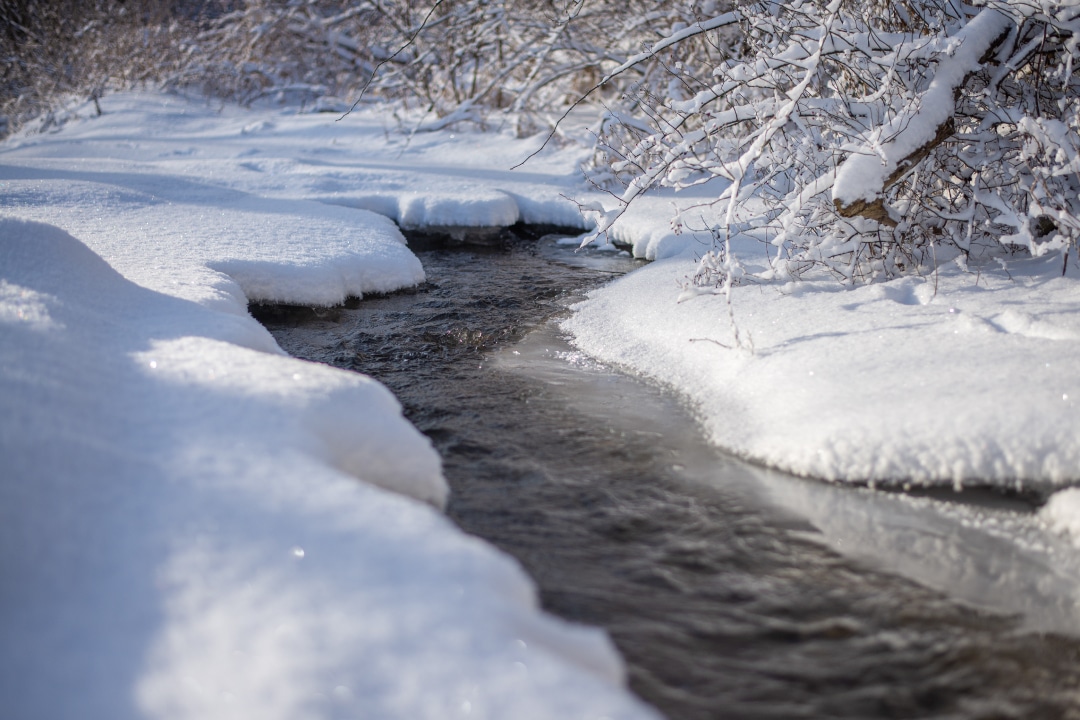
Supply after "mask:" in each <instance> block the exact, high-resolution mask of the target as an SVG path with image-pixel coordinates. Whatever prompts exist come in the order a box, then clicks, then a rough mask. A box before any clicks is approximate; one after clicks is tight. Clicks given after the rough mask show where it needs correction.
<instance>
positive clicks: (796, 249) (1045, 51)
mask: <svg viewBox="0 0 1080 720" xmlns="http://www.w3.org/2000/svg"><path fill="white" fill-rule="evenodd" d="M732 27H738V28H739V29H740V30H741V38H742V46H741V47H740V48H738V49H737V50H736V51H734V52H732V53H731V54H730V55H729V56H728V57H726V58H724V59H723V60H722V61H721V62H718V63H716V64H714V65H713V66H712V67H709V68H700V67H697V68H692V69H691V70H690V71H684V70H682V69H681V68H682V67H685V66H680V65H677V64H675V63H671V64H670V67H672V68H673V70H672V73H671V76H672V77H673V78H675V79H676V80H678V82H677V83H675V84H673V85H672V84H669V85H668V86H667V87H666V88H654V89H652V90H651V93H652V102H651V103H647V110H648V118H647V119H648V126H649V132H647V133H642V132H641V129H640V128H641V124H640V123H637V124H635V125H634V126H633V127H632V128H631V129H630V131H627V130H626V126H624V128H623V132H624V137H628V136H632V135H634V134H637V135H638V137H637V138H636V142H634V143H632V144H630V143H625V142H624V143H622V144H620V142H619V141H618V139H616V140H613V141H611V142H610V144H611V145H612V146H613V147H615V148H617V152H613V153H611V154H610V155H609V158H610V160H611V166H610V167H611V176H619V175H623V176H626V175H627V174H628V175H629V177H630V178H631V179H630V180H629V183H628V184H627V186H626V187H625V190H624V191H623V193H622V195H621V199H622V201H623V202H622V205H621V206H620V207H619V208H617V209H616V210H614V211H612V212H609V213H607V214H606V215H603V216H601V218H600V227H599V230H600V231H601V232H602V231H604V230H606V229H607V228H608V227H610V226H611V224H612V223H613V222H614V221H615V220H616V219H617V217H618V216H619V215H620V214H621V212H622V210H624V209H625V206H626V204H628V203H630V202H632V201H633V200H634V198H635V197H637V196H639V195H640V194H641V193H643V192H645V191H647V190H648V189H650V188H653V187H657V186H668V187H675V188H686V187H688V186H691V185H694V184H697V183H701V182H705V181H707V180H710V179H713V178H716V177H721V178H726V179H727V180H728V181H730V188H729V189H728V190H727V191H726V192H725V193H723V194H722V195H721V196H720V197H719V198H717V199H716V201H715V203H714V205H717V206H718V210H719V213H718V215H719V217H722V220H721V221H720V222H718V223H716V224H715V225H713V226H712V228H711V229H712V230H713V232H714V234H715V237H716V238H717V242H716V243H715V245H714V248H713V250H712V251H711V252H709V253H708V254H707V255H706V256H705V257H704V258H703V259H702V263H701V266H700V270H699V273H698V275H697V277H696V282H697V283H698V284H701V285H720V286H725V285H727V286H730V284H731V283H732V282H735V281H736V280H738V279H739V277H740V273H741V272H742V270H741V268H740V267H739V264H738V260H737V258H734V257H732V255H731V246H730V239H731V238H732V237H734V236H735V235H737V234H739V233H743V234H748V235H751V236H755V237H757V238H759V239H760V240H761V241H762V242H765V243H767V244H768V248H769V257H770V263H769V264H770V267H769V269H768V270H766V271H765V272H763V273H758V274H756V275H755V276H754V278H756V279H758V280H787V279H791V278H797V277H800V276H802V275H803V274H804V273H805V272H806V271H807V270H808V269H810V268H826V269H828V270H829V271H830V272H832V273H833V274H834V275H835V276H837V277H838V278H839V279H840V280H842V281H843V282H847V283H853V282H859V281H866V280H871V279H873V278H876V277H882V276H890V275H893V274H895V273H899V272H906V271H910V270H912V269H917V268H919V267H921V266H925V265H927V264H929V263H931V262H940V261H941V260H942V258H943V256H945V255H947V254H949V253H950V252H951V253H952V254H953V255H958V254H959V255H960V256H961V257H959V258H957V259H958V261H959V262H961V263H962V262H964V261H966V259H967V258H968V256H970V255H972V254H982V253H985V252H995V251H1010V252H1012V251H1016V250H1021V249H1022V250H1024V251H1027V252H1030V253H1031V254H1033V255H1042V254H1045V253H1048V252H1055V251H1057V252H1062V253H1063V254H1064V259H1063V262H1067V261H1068V251H1069V249H1070V248H1073V247H1075V246H1076V243H1077V239H1078V237H1080V219H1078V218H1080V100H1078V93H1077V90H1078V88H1080V84H1078V80H1077V76H1076V75H1075V74H1074V65H1076V64H1077V61H1078V60H1080V49H1078V46H1080V3H1077V2H1076V0H1071V1H1060V2H1054V1H1051V0H1041V1H1040V2H1031V1H1024V0H1012V1H1005V0H988V1H984V2H982V3H981V4H979V5H977V6H974V7H973V6H970V5H966V4H963V3H960V2H955V1H954V0H918V1H916V0H912V1H911V2H903V3H896V2H889V1H886V0H832V1H831V2H821V1H817V0H794V1H793V2H757V3H746V4H741V5H739V6H738V7H737V8H736V9H735V10H733V11H731V12H729V13H725V14H718V15H716V16H714V17H713V18H711V19H709V20H706V21H702V22H700V23H698V24H696V25H694V26H693V27H691V28H688V29H684V30H682V31H681V35H684V36H685V35H691V36H693V37H699V36H700V35H701V34H705V35H707V34H708V33H707V32H706V30H707V31H708V32H711V33H718V32H720V31H721V29H723V28H732ZM681 42H682V41H681V40H680V39H679V38H678V37H674V36H673V37H671V38H668V39H667V40H662V41H659V42H657V43H656V45H655V46H654V49H653V51H652V52H649V53H645V54H644V56H648V57H657V58H661V59H663V58H665V57H666V55H665V54H666V53H669V52H670V50H671V49H672V48H677V47H678V46H679V44H680V43H681ZM718 47H719V45H718ZM694 83H698V84H699V85H701V86H703V87H701V89H699V90H697V91H695V92H693V93H692V94H691V93H688V92H687V89H688V88H691V87H693V85H694ZM673 88H674V91H673ZM695 216H697V217H700V213H695ZM688 217H689V215H688ZM687 222H689V220H688V221H687ZM747 279H750V278H747Z"/></svg>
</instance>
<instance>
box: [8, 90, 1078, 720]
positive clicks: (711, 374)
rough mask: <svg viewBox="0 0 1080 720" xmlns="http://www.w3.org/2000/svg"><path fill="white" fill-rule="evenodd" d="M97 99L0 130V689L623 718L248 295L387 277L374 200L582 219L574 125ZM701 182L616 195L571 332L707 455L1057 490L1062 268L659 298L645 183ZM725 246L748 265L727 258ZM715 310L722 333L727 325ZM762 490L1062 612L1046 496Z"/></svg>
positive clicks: (379, 416)
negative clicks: (628, 250)
mask: <svg viewBox="0 0 1080 720" xmlns="http://www.w3.org/2000/svg"><path fill="white" fill-rule="evenodd" d="M101 105H102V109H103V110H104V111H105V114H104V115H103V116H102V117H93V112H92V106H91V107H87V108H83V109H81V110H80V115H81V117H78V118H76V119H73V120H71V121H70V122H68V123H67V124H66V125H65V126H63V127H62V128H61V129H60V130H59V131H58V132H53V133H49V134H44V135H37V134H32V133H24V134H22V135H19V136H16V137H13V138H10V139H8V140H7V141H5V143H4V144H3V145H0V218H6V219H0V397H3V398H4V409H5V413H4V417H3V419H2V420H0V477H2V478H3V482H2V483H0V577H2V579H3V582H2V583H0V611H2V615H3V620H2V621H0V622H2V623H3V630H4V643H3V644H2V645H0V697H3V698H4V701H5V706H6V707H8V708H14V709H17V710H25V712H22V713H18V714H21V715H24V716H28V717H29V716H44V717H64V716H71V715H76V714H77V715H79V716H84V717H102V718H104V717H108V718H125V717H137V716H146V717H163V718H187V717H191V718H196V717H197V718H216V717H260V718H277V717H281V718H287V717H288V718H291V717H299V716H304V717H356V716H363V717H380V718H448V717H487V718H508V717H513V718H541V717H543V718H579V717H580V718H589V717H597V718H598V717H603V716H607V717H611V718H616V717H619V718H630V717H651V716H652V715H651V714H650V712H649V711H648V710H647V709H645V708H643V707H642V706H641V705H640V704H638V703H636V702H635V701H633V700H632V699H631V698H629V697H628V696H627V695H626V694H625V692H624V691H623V690H622V689H621V688H620V681H621V668H620V664H619V661H618V659H617V658H616V657H615V655H614V653H613V651H612V650H611V647H610V645H609V643H608V642H607V641H606V639H605V638H604V637H603V636H602V635H600V634H598V633H595V632H593V631H588V630H582V629H579V628H571V627H568V626H566V625H564V624H562V623H558V622H557V621H554V620H551V619H549V618H545V617H544V616H542V615H541V614H540V613H539V612H538V611H537V610H536V609H535V598H534V593H533V590H532V588H531V586H530V584H529V582H528V581H527V580H526V579H525V578H524V577H523V575H522V574H521V572H520V571H519V570H518V569H517V568H516V566H514V565H513V564H512V563H511V562H509V561H507V560H506V559H505V558H503V557H502V556H501V555H499V554H497V553H496V552H494V551H493V550H490V549H489V548H487V547H486V546H484V545H482V544H480V543H478V542H476V541H474V540H470V539H468V538H466V537H464V536H463V535H461V534H460V533H459V532H458V531H456V530H455V529H454V528H453V527H452V526H451V525H450V524H449V523H448V522H446V521H445V520H444V519H443V518H442V517H441V516H440V515H439V514H438V513H437V512H435V511H434V510H432V509H431V508H430V506H429V505H425V504H422V503H418V502H415V500H413V499H407V498H402V497H400V495H397V494H393V493H387V492H384V491H383V490H380V489H378V488H377V487H375V486H381V487H383V488H389V489H391V490H395V491H397V492H398V493H401V494H404V495H407V496H412V498H420V499H422V500H427V501H428V502H429V503H430V504H434V505H438V504H440V503H441V501H442V500H443V498H444V495H445V485H444V482H443V479H442V477H441V472H440V469H439V463H438V458H437V457H436V456H435V454H434V452H433V450H432V449H431V447H430V445H429V444H428V443H427V441H426V440H425V439H424V438H423V437H422V436H420V435H419V433H417V432H416V431H415V430H413V429H412V428H411V427H410V426H408V424H407V423H406V422H405V421H404V420H403V419H402V418H401V416H400V412H399V409H398V406H397V404H396V402H395V401H394V400H393V398H391V397H390V396H389V394H388V393H387V392H386V391H385V390H384V389H383V388H382V387H381V386H379V385H377V384H375V383H373V382H371V381H369V380H367V379H365V378H363V377H360V376H356V375H353V374H348V373H342V372H338V371H335V370H332V369H329V368H324V367H320V366H315V365H311V364H308V363H303V362H300V361H296V360H292V359H290V358H287V357H285V356H283V355H282V354H281V353H280V351H279V350H278V349H277V347H276V345H275V344H274V342H273V340H272V339H271V338H270V337H269V335H268V334H267V333H266V332H265V331H264V330H263V329H262V328H261V327H260V326H259V325H258V324H257V323H255V321H254V320H252V319H251V318H250V317H249V316H248V315H247V314H246V312H245V307H246V304H247V301H248V300H267V301H279V302H293V303H301V304H312V305H328V304H333V303H336V302H339V301H341V300H342V299H344V298H345V297H346V296H348V295H355V296H361V295H363V294H365V293H372V292H382V291H387V290H393V289H396V288H402V287H407V286H410V285H414V284H416V283H418V282H421V281H422V280H423V270H422V268H421V267H420V265H419V263H418V262H417V260H416V258H415V257H414V256H413V255H412V253H411V252H410V251H409V250H408V248H407V247H406V246H405V245H404V243H403V242H402V239H401V236H400V234H399V233H398V231H397V229H396V228H395V227H394V225H393V223H391V222H390V221H389V220H387V219H386V218H390V219H392V220H394V221H397V222H399V223H400V224H402V225H403V226H406V227H431V226H437V227H443V228H450V229H453V228H460V227H468V226H485V225H493V224H508V223H512V222H515V221H517V220H524V221H526V222H545V223H558V224H563V225H572V226H583V223H582V220H581V218H580V216H579V214H578V212H577V208H576V207H575V205H574V204H573V203H572V202H570V201H569V200H567V199H566V198H565V197H564V196H573V197H580V198H582V199H586V200H592V201H595V202H604V201H605V198H604V196H602V195H599V194H592V195H589V192H588V190H587V189H586V187H585V186H584V185H583V183H582V180H581V175H580V173H579V171H578V167H577V166H578V164H579V163H580V162H581V161H583V160H584V159H585V158H586V157H587V155H588V154H589V151H588V150H587V149H585V147H584V146H583V145H576V144H574V143H572V142H570V143H568V144H566V145H564V146H560V147H556V148H554V149H553V150H551V151H549V152H547V153H545V154H542V155H540V156H538V157H537V158H536V159H534V160H532V161H530V163H529V164H527V165H526V166H524V167H523V168H521V169H518V170H513V171H511V170H510V168H511V166H513V165H514V164H516V163H517V162H519V161H520V160H521V159H523V158H524V157H525V156H526V155H527V154H528V153H529V152H531V151H532V150H534V149H535V148H536V146H537V144H538V142H539V140H538V139H537V138H531V139H526V140H515V139H514V138H513V137H512V136H511V135H509V134H508V133H505V132H502V131H501V130H500V129H499V128H498V126H497V119H496V120H495V121H493V127H492V128H491V129H490V130H489V131H488V132H487V133H483V134H481V133H471V132H466V131H455V132H451V131H442V132H439V133H431V134H417V135H415V136H412V137H411V138H410V137H409V136H408V132H407V130H408V128H407V127H406V128H405V131H404V132H403V131H402V129H401V128H399V127H398V125H397V124H396V122H395V121H394V120H392V119H391V118H389V116H380V115H379V114H378V113H377V112H375V111H366V112H365V113H361V114H356V115H352V116H350V117H348V118H345V119H344V120H340V121H338V120H337V116H333V115H325V114H297V113H296V112H295V111H294V110H282V109H260V110H241V109H237V108H233V107H230V106H224V107H222V106H221V105H220V103H207V102H205V101H201V100H194V99H193V100H186V99H183V98H178V97H171V96H161V95H114V96H107V97H106V98H105V99H104V100H103V101H102V102H101ZM582 137H583V138H584V139H586V140H587V138H588V134H587V133H585V132H584V131H582ZM710 192H712V190H711V189H710V188H708V187H707V186H706V187H703V188H698V189H695V190H694V191H693V193H696V196H695V195H694V194H681V195H664V194H658V195H656V196H648V197H644V198H642V199H641V200H640V201H639V203H638V205H637V206H636V207H635V208H633V209H632V210H631V212H630V213H628V214H627V216H626V217H624V218H623V220H622V221H620V223H619V224H618V225H617V226H616V227H615V229H614V230H613V232H612V234H613V236H614V237H615V238H616V239H617V240H619V241H623V242H626V243H628V244H631V245H632V246H633V250H634V253H635V254H637V255H639V256H641V257H648V258H649V259H656V260H661V262H657V263H654V264H653V265H651V266H648V267H646V268H643V269H641V270H638V271H636V272H634V273H632V274H631V275H630V276H628V277H626V278H624V279H622V280H620V281H618V282H616V283H614V284H612V285H611V286H608V287H606V288H604V289H602V290H600V291H597V292H596V293H594V294H593V295H592V296H591V298H590V299H589V300H588V301H586V302H585V303H583V304H582V305H581V306H580V307H579V308H577V311H576V313H575V315H574V316H573V317H572V318H571V319H570V320H569V321H568V323H567V324H566V328H567V329H568V330H569V331H570V332H571V333H572V334H573V336H574V342H575V343H576V344H577V346H578V347H579V348H580V349H582V350H584V351H586V352H587V353H589V354H591V355H593V356H595V357H597V358H600V359H602V360H604V361H607V362H611V363H614V364H617V365H619V366H622V367H626V368H630V369H632V370H634V371H636V372H638V373H640V374H643V375H646V376H648V377H651V378H653V379H654V380H656V381H658V382H660V383H663V384H665V385H667V386H669V387H671V388H673V389H675V390H677V391H678V392H679V393H681V394H683V395H684V396H685V397H686V398H688V399H689V401H690V402H691V403H692V404H693V406H694V407H695V409H696V411H697V412H698V414H699V416H700V418H701V421H702V423H703V425H704V427H705V429H706V432H707V434H708V436H709V438H710V440H712V441H713V442H714V443H716V444H717V445H719V446H720V447H722V448H725V449H728V450H730V451H732V452H735V453H737V454H739V455H740V456H743V457H746V458H749V459H752V460H755V461H757V462H760V463H764V464H768V465H772V466H775V467H778V468H782V469H784V470H788V471H790V472H792V473H795V474H802V475H811V476H815V477H819V478H825V479H829V480H834V481H838V482H845V481H848V482H854V483H858V484H866V483H868V482H872V483H876V484H878V485H903V484H906V483H914V484H917V485H929V486H942V487H946V488H951V487H953V486H957V485H960V486H965V487H966V486H970V485H993V486H1001V487H1006V488H1016V487H1019V486H1022V487H1023V488H1025V489H1027V488H1036V489H1038V490H1040V491H1043V492H1050V491H1052V490H1055V489H1057V488H1060V487H1064V486H1067V485H1069V484H1072V483H1074V482H1076V481H1077V480H1080V422H1078V416H1077V412H1078V410H1077V403H1078V402H1080V382H1078V381H1080V366H1078V365H1077V363H1076V362H1075V359H1076V358H1077V357H1078V356H1080V283H1078V280H1077V274H1076V272H1075V271H1074V270H1073V269H1070V271H1069V273H1068V274H1067V276H1065V277H1061V267H1060V260H1054V259H1047V258H1044V259H1040V260H1021V259H1015V260H1013V261H1010V262H1009V263H1008V269H1007V272H1006V271H1004V270H1002V269H1001V268H1000V267H998V266H997V265H993V266H989V267H984V268H971V269H970V271H968V272H964V271H961V269H960V268H959V267H956V266H953V265H946V266H942V267H941V268H940V269H939V271H938V272H936V273H932V274H928V275H927V276H926V277H922V278H914V277H913V278H905V279H900V280H895V281H892V282H889V283H883V284H878V285H875V286H869V287H863V288H859V289H856V290H844V289H841V288H840V287H838V286H837V285H836V284H835V283H833V282H832V281H827V280H826V281H821V282H814V281H811V282H808V283H803V284H800V285H791V286H786V287H754V286H750V287H743V288H738V289H736V291H735V293H734V294H733V296H732V306H731V307H730V309H729V307H728V306H727V305H726V303H725V300H724V298H723V297H719V296H699V297H696V298H693V299H690V300H684V301H683V302H681V303H680V302H678V298H679V295H680V292H679V289H680V283H681V282H682V281H684V279H685V278H686V277H687V276H688V275H690V274H692V272H693V269H694V255H695V254H700V253H701V252H703V251H704V250H705V249H707V248H708V245H707V244H706V243H707V237H705V236H700V235H695V234H694V233H692V232H680V233H678V234H676V233H674V232H673V231H672V229H671V226H670V223H669V218H670V217H671V204H672V202H673V201H676V200H677V201H679V202H681V203H684V204H693V203H695V202H700V201H701V200H703V199H707V198H708V193H710ZM382 216H385V217H382ZM26 220H29V221H36V222H37V223H44V224H30V223H26V222H23V221H26ZM740 252H742V256H741V257H742V260H743V262H744V263H746V264H747V266H748V267H749V266H750V264H751V263H752V262H753V261H754V258H755V257H760V256H761V252H762V251H761V250H760V249H759V248H757V247H754V246H748V247H746V248H740ZM1055 263H1056V264H1055ZM1072 265H1073V267H1075V265H1076V263H1075V262H1073V263H1072ZM751 269H753V268H752V267H751ZM729 310H730V311H729ZM732 318H733V319H734V323H735V324H736V325H737V326H738V328H739V330H740V332H741V333H742V334H743V336H744V337H748V338H751V339H752V342H753V350H752V352H751V351H749V350H746V349H732V347H731V346H732V345H734V342H733V329H732V320H731V319H732ZM725 346H727V347H725ZM355 478H361V479H362V480H366V481H368V482H367V483H357V482H356V481H355ZM764 485H765V487H766V488H767V489H768V490H769V492H770V493H771V494H772V496H773V497H774V499H775V501H776V502H777V504H779V505H783V506H785V507H789V508H791V509H793V510H795V511H796V512H798V513H800V514H802V515H804V516H805V517H807V518H808V519H809V520H811V521H812V522H813V523H814V524H815V525H816V526H817V527H818V528H819V529H820V530H821V531H822V533H821V537H822V538H824V539H825V541H827V542H829V543H830V544H831V545H833V546H834V547H837V548H838V549H840V550H842V551H844V552H848V553H851V554H854V555H858V556H860V557H870V558H873V559H874V561H875V562H877V563H879V564H882V565H884V566H886V567H888V568H892V569H894V570H896V571H899V572H904V573H905V574H910V575H914V576H916V577H918V578H919V579H921V580H923V581H925V582H927V583H929V584H931V585H934V586H939V587H945V586H949V585H950V584H952V585H954V586H958V587H959V589H958V590H957V593H958V595H960V596H961V597H964V598H967V599H971V600H973V601H977V600H979V599H980V597H983V598H984V599H987V600H988V601H989V602H991V604H994V605H995V606H998V607H1004V608H1007V609H1010V610H1014V611H1019V612H1027V613H1030V614H1031V615H1032V616H1034V618H1035V619H1034V620H1033V621H1032V625H1034V626H1036V627H1045V628H1050V629H1062V628H1066V629H1067V628H1068V626H1069V624H1070V623H1074V622H1076V603H1075V600H1074V599H1075V598H1076V592H1075V588H1076V586H1077V581H1076V577H1077V575H1076V572H1075V567H1076V564H1077V563H1076V559H1075V554H1074V555H1072V556H1065V555H1063V554H1062V553H1063V552H1064V550H1063V547H1064V546H1065V544H1064V543H1063V542H1062V541H1061V539H1060V538H1059V536H1058V535H1056V534H1055V531H1062V532H1066V533H1067V532H1068V531H1069V530H1070V529H1071V530H1072V531H1074V532H1075V533H1076V534H1077V535H1076V536H1077V537H1078V538H1080V495H1078V493H1080V491H1068V490H1067V491H1064V492H1060V493H1058V494H1057V495H1055V496H1054V497H1053V498H1052V499H1051V500H1050V502H1049V504H1048V505H1047V506H1046V507H1045V509H1044V510H1042V511H1041V512H1040V513H1039V514H1032V515H1017V514H1009V513H998V514H995V513H994V512H991V511H976V510H971V509H970V508H965V507H964V506H956V507H955V508H951V509H950V507H947V506H942V505H940V504H934V502H932V501H930V500H927V499H924V498H918V497H906V496H882V495H881V494H880V493H872V492H869V491H863V490H860V491H850V492H849V494H846V495H845V494H839V493H837V492H833V489H832V488H828V489H825V486H814V485H811V484H806V483H800V482H797V481H793V480H791V479H784V478H780V479H777V480H776V482H765V483H764ZM957 528H971V532H970V533H965V532H964V531H962V530H961V531H957ZM950 534H951V535H955V537H949V536H950ZM1065 537H1067V535H1066V536H1065ZM904 538H907V540H904ZM935 538H938V540H939V541H935V540H934V539H935ZM965 543H967V544H968V545H969V546H971V547H976V548H977V549H978V552H976V553H975V556H977V557H978V558H981V559H980V560H979V563H981V564H978V563H977V564H978V567H976V566H972V565H970V564H966V563H968V561H967V560H966V559H965V558H966V557H967V555H966V553H967V552H968V551H967V550H965V549H964V544H965ZM995 543H1000V548H1001V551H1000V553H997V552H996V551H993V548H995V547H998V546H997V545H995ZM996 554H1000V556H1001V558H1002V559H1001V562H1000V564H995V563H994V561H993V558H994V557H995V555H996ZM928 557H929V558H930V559H931V561H929V562H924V561H923V560H924V559H926V558H928ZM1040 563H1041V564H1042V565H1044V566H1045V567H1047V568H1050V570H1049V571H1047V572H1039V571H1038V568H1037V567H1036V566H1038V565H1039V564H1040ZM1025 566H1030V567H1032V568H1033V569H1032V570H1031V571H1030V572H1028V571H1027V570H1025V569H1024V568H1025ZM961 575H962V577H960V576H961ZM995 597H997V599H995ZM1040 618H1045V619H1044V620H1040Z"/></svg>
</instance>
